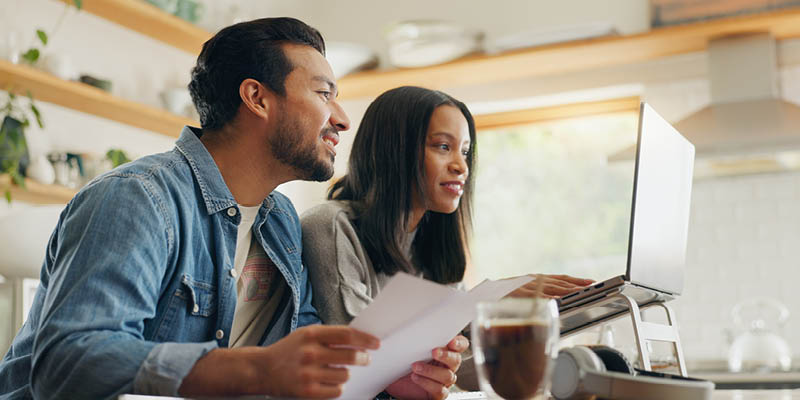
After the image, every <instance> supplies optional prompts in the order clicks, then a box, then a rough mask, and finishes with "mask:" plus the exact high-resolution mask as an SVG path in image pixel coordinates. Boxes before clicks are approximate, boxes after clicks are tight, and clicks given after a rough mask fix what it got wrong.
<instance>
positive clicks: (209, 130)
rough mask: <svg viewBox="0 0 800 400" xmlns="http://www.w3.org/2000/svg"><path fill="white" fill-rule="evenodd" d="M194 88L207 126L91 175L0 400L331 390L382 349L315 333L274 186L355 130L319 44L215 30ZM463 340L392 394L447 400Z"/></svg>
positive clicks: (44, 279) (312, 37)
mask: <svg viewBox="0 0 800 400" xmlns="http://www.w3.org/2000/svg"><path fill="white" fill-rule="evenodd" d="M189 88H190V91H191V93H192V99H193V100H194V102H195V105H196V107H197V109H198V111H199V113H200V119H201V124H202V127H203V129H202V130H199V129H196V128H189V127H186V128H184V130H183V132H182V134H181V137H180V139H178V141H177V143H176V146H175V149H174V150H173V151H171V152H168V153H163V154H157V155H153V156H149V157H145V158H142V159H140V160H137V161H134V162H132V163H130V164H127V165H126V166H124V167H122V168H118V169H116V170H114V171H111V172H110V173H108V174H105V175H104V176H102V177H99V178H98V179H95V180H94V181H93V182H92V183H90V184H89V185H87V187H86V188H84V189H83V190H81V191H80V192H79V193H78V194H77V195H76V196H75V198H74V199H73V200H72V201H71V202H70V203H69V204H68V205H67V207H66V208H65V209H64V211H63V212H62V214H61V216H60V218H59V222H58V225H57V226H56V229H55V231H54V232H53V234H52V236H51V239H50V242H49V244H48V247H47V255H46V257H45V261H44V265H43V267H42V272H41V286H40V287H39V290H38V292H37V294H36V297H35V300H34V304H33V307H32V309H31V312H30V314H29V317H28V320H27V322H26V323H25V325H24V326H23V327H22V329H21V330H20V332H19V333H18V334H17V337H16V338H15V339H14V342H13V344H12V347H11V349H10V350H9V352H8V353H7V354H6V356H5V357H4V359H3V363H2V364H0V393H1V394H0V398H15V399H16V398H31V397H36V398H114V397H115V396H117V395H119V394H122V393H141V394H159V395H182V396H200V395H239V394H269V395H273V396H287V397H335V396H337V395H339V394H340V393H341V390H342V384H343V383H344V382H345V381H346V380H347V377H348V372H347V369H346V368H345V367H344V366H346V365H364V364H366V363H367V362H368V358H369V357H368V354H367V353H366V350H368V349H375V348H377V347H378V345H379V343H378V341H377V339H376V338H374V337H372V336H370V335H367V334H365V333H361V332H358V331H355V330H353V329H350V328H347V327H343V326H338V327H337V326H327V327H326V326H320V325H314V324H317V323H318V322H319V319H318V318H317V315H316V311H315V310H314V308H313V307H312V306H311V292H310V289H311V288H310V285H309V283H308V280H307V272H306V271H305V269H304V268H303V265H302V264H301V261H300V254H301V247H300V246H301V241H300V225H299V223H298V218H297V214H296V212H295V210H294V207H293V206H292V204H291V202H290V201H289V200H288V199H287V198H286V197H285V196H283V195H281V194H280V193H277V192H273V190H274V189H275V187H277V186H278V185H279V184H281V183H283V182H287V181H291V180H295V179H312V180H327V179H329V178H330V177H331V176H332V173H333V159H334V156H335V148H334V146H335V145H336V144H337V142H338V140H339V132H340V131H344V130H347V129H348V128H349V121H348V119H347V116H346V115H345V113H344V112H343V110H342V109H341V108H340V106H339V105H338V104H337V103H336V101H335V98H336V85H335V83H334V77H333V73H332V72H331V68H330V66H329V65H328V63H327V61H326V60H325V58H324V42H323V40H322V37H321V36H320V34H319V33H318V32H317V31H316V30H314V29H313V28H311V27H309V26H307V25H305V24H304V23H302V22H300V21H298V20H295V19H290V18H274V19H261V20H256V21H251V22H246V23H241V24H237V25H234V26H231V27H228V28H225V29H223V30H222V31H220V32H219V33H218V34H217V35H215V36H214V37H213V38H212V39H210V40H209V41H208V42H206V43H205V45H204V46H203V51H202V52H201V54H200V56H199V57H198V60H197V66H196V67H195V68H194V69H193V71H192V82H191V83H190V85H189ZM309 325H313V326H309ZM298 328H300V329H298ZM460 339H461V338H457V339H454V341H453V342H451V343H450V344H449V345H448V347H447V348H440V349H435V350H434V352H433V353H434V354H435V355H436V356H435V357H434V360H435V361H433V362H430V363H426V364H424V365H417V364H415V368H414V371H415V374H414V375H413V379H407V378H406V379H403V380H400V381H398V382H396V383H395V384H393V385H392V386H391V387H390V388H389V391H390V392H392V393H394V394H398V395H402V396H412V397H416V396H426V397H427V396H429V395H430V396H431V397H436V398H439V397H443V396H444V395H446V394H447V389H446V388H447V387H448V386H449V385H450V384H451V383H452V380H454V379H455V375H454V373H453V371H455V370H456V369H457V368H458V365H459V364H460V360H461V359H460V354H459V353H460V352H461V351H463V350H464V349H465V348H466V342H465V340H460ZM257 345H258V346H257ZM418 367H421V368H420V369H419V370H417V368H418Z"/></svg>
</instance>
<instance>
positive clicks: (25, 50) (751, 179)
mask: <svg viewBox="0 0 800 400" xmlns="http://www.w3.org/2000/svg"><path fill="white" fill-rule="evenodd" d="M269 16H292V17H296V18H299V19H301V20H303V21H305V22H307V23H308V24H310V25H312V26H314V27H316V28H317V29H319V30H320V31H321V32H322V34H323V36H324V37H325V39H326V41H327V44H328V54H327V57H328V59H329V61H330V62H331V64H332V66H333V68H334V71H335V73H336V75H337V77H338V78H339V85H340V102H341V104H342V106H343V107H344V109H345V111H346V112H347V113H348V115H349V117H350V119H351V120H352V122H353V126H352V129H351V131H350V132H349V133H343V134H342V142H341V143H340V144H339V146H338V157H337V160H336V171H337V172H336V174H337V176H341V175H342V174H344V173H345V172H346V169H347V158H348V154H349V149H350V144H351V142H352V137H353V133H354V132H355V131H356V130H357V126H358V122H359V120H360V119H361V116H362V115H363V113H364V111H365V109H366V106H367V105H368V104H369V103H370V102H371V101H372V99H374V98H375V97H376V96H377V95H378V94H380V93H382V92H383V91H385V90H387V89H390V88H392V87H395V86H399V85H403V84H411V85H419V86H426V87H431V88H436V89H441V90H444V91H446V92H448V93H449V94H452V95H453V96H455V97H456V98H458V99H460V100H462V101H464V102H465V103H466V104H467V105H468V106H469V107H470V109H471V110H472V112H473V114H474V115H475V116H476V121H477V125H478V130H479V132H478V147H477V149H478V150H477V160H478V161H477V170H476V171H473V172H474V173H475V174H477V175H476V176H477V180H476V203H475V232H474V235H473V237H472V238H471V252H472V264H471V265H470V268H469V271H468V276H467V280H468V283H469V285H474V284H476V283H478V282H480V281H481V280H482V279H484V278H500V277H506V276H512V275H518V274H524V273H535V272H543V273H568V274H570V275H576V276H584V277H590V278H593V279H598V280H602V279H606V278H608V277H610V276H612V275H618V274H620V273H621V272H622V271H624V266H625V262H626V254H627V240H628V228H629V223H630V199H631V192H632V184H633V162H632V159H631V153H629V152H626V150H627V149H629V147H630V146H631V145H632V144H634V142H635V138H636V127H637V113H638V107H639V102H640V101H647V102H649V103H650V104H651V105H652V106H653V107H654V108H655V109H656V110H657V111H658V112H659V113H660V114H661V115H662V116H664V117H665V118H666V119H667V120H669V121H670V122H672V123H673V124H675V126H676V127H677V128H678V130H679V131H681V132H682V133H683V134H684V135H685V136H687V138H689V140H690V141H692V142H693V143H695V145H696V146H697V156H698V160H697V164H696V167H695V169H696V176H695V182H694V188H693V195H692V214H691V222H690V228H689V245H688V250H687V264H686V289H685V294H684V295H683V296H682V297H681V298H679V299H677V300H676V301H674V302H673V303H672V306H673V307H674V309H675V311H676V314H677V316H678V322H679V324H680V326H681V330H680V333H681V339H682V341H683V350H684V354H685V355H686V358H687V360H688V361H689V367H690V372H692V373H715V372H725V371H729V370H733V371H738V372H758V373H762V374H773V375H774V374H776V373H789V372H791V371H795V370H797V369H800V343H797V341H793V340H792V339H791V338H793V337H799V336H800V315H796V314H794V312H796V311H798V310H800V298H798V296H797V295H796V292H797V290H798V289H797V287H796V285H797V282H798V281H800V268H798V266H799V265H798V264H799V263H800V261H799V260H800V169H799V168H800V111H798V110H800V109H797V106H796V104H798V103H800V1H790V0H784V1H780V0H707V1H698V0H609V1H603V2H598V1H591V0H564V1H558V2H538V1H527V0H505V1H499V2H485V1H456V0H440V1H435V2H432V1H420V0H408V1H405V2H400V3H397V2H395V3H392V4H391V7H390V6H389V5H388V4H387V3H385V2H376V1H366V0H339V1H335V2H333V1H328V2H322V1H311V0H273V1H268V2H267V1H258V2H256V1H247V0H213V1H212V0H148V1H143V0H83V1H75V0H64V1H57V0H26V1H22V2H21V1H16V0H0V27H1V28H0V89H2V91H0V105H2V106H3V108H0V109H2V110H3V115H2V116H0V117H2V118H3V130H2V134H0V162H2V164H0V167H2V171H0V191H2V192H3V193H4V194H5V195H6V198H7V200H2V201H0V282H1V283H0V321H2V323H0V350H3V351H5V349H6V348H7V346H8V344H9V343H10V340H11V339H12V338H13V336H14V334H15V332H16V330H17V329H18V328H19V326H20V325H21V324H22V321H24V318H25V316H26V314H27V309H28V307H29V306H30V302H31V300H32V294H33V293H34V291H35V288H36V286H37V284H38V282H37V280H36V277H37V276H38V274H39V269H40V268H41V265H42V260H43V257H44V249H45V245H46V242H47V239H48V238H49V235H50V233H51V231H52V229H53V227H54V226H55V222H56V220H57V217H58V213H59V212H60V211H61V209H63V207H64V205H65V204H66V202H68V201H69V199H70V198H71V197H72V196H73V195H74V193H75V191H76V190H79V188H80V187H81V186H82V185H83V184H85V183H86V182H87V181H88V180H89V179H91V178H92V177H93V176H95V175H97V174H99V173H102V172H103V171H107V170H108V169H110V168H112V167H114V166H116V165H118V164H120V163H123V162H125V161H127V160H129V159H136V158H138V157H141V156H143V155H147V154H151V153H155V152H162V151H167V150H169V149H171V148H172V146H173V143H174V141H175V139H176V137H177V136H178V134H179V133H180V129H181V127H182V126H183V125H185V124H194V125H197V123H196V122H195V121H196V119H197V116H196V113H195V112H194V110H193V108H192V105H191V100H190V99H189V96H188V92H187V90H186V85H187V83H188V81H189V71H190V69H191V67H192V66H193V64H194V61H195V58H196V55H197V53H198V52H199V49H200V47H201V46H202V43H203V42H204V41H205V40H207V39H208V38H209V37H210V36H211V35H212V34H213V33H214V32H216V31H217V30H219V29H220V28H221V27H224V26H227V25H230V24H232V23H235V22H240V21H245V20H250V19H254V18H260V17H269ZM22 184H24V188H23V187H21V185H22ZM329 184H330V182H327V183H309V182H293V183H290V184H286V185H283V186H282V187H280V188H279V190H281V191H282V192H284V193H285V194H287V195H288V196H289V197H290V198H291V199H292V200H293V202H294V204H295V206H296V208H297V210H298V212H300V213H302V212H303V211H304V210H305V209H307V208H309V207H311V206H313V205H315V204H317V203H319V202H321V201H322V200H323V199H324V197H325V192H326V190H327V188H328V186H329ZM120 257H124V255H120ZM737 305H738V307H737ZM630 330H631V328H630V322H629V321H628V320H624V319H623V320H619V321H618V322H616V323H613V324H610V325H608V326H606V327H604V328H602V329H593V330H592V331H591V332H587V333H585V334H583V335H579V337H575V338H571V339H570V340H572V341H573V342H594V341H599V342H604V343H609V342H611V343H613V344H614V345H615V346H617V347H619V348H621V349H623V351H625V352H626V353H628V354H630V356H631V357H635V350H634V347H633V342H632V339H631V336H630ZM754 349H755V350H754ZM653 351H654V353H657V352H658V350H657V349H653ZM658 357H661V358H662V360H663V361H664V363H665V365H669V364H670V363H672V362H673V361H674V358H670V357H671V356H670V355H669V354H668V353H665V354H662V355H658V354H656V355H655V356H654V359H658ZM737 357H738V359H739V361H740V363H739V367H738V368H737V367H736V363H735V362H732V360H734V361H735V359H736V358H737ZM742 360H744V361H743V362H741V361H742ZM792 361H794V363H792ZM765 376H766V375H765ZM765 379H766V378H765Z"/></svg>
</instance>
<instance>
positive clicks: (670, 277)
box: [626, 103, 694, 294]
mask: <svg viewBox="0 0 800 400" xmlns="http://www.w3.org/2000/svg"><path fill="white" fill-rule="evenodd" d="M638 135H639V138H638V141H637V149H636V169H635V172H634V187H633V203H632V207H631V227H630V237H629V242H628V268H627V276H626V277H627V280H629V281H630V282H632V283H634V284H637V285H640V286H644V287H648V288H652V289H657V290H660V291H663V292H667V293H672V294H681V292H683V275H684V274H683V269H684V264H685V259H686V241H687V233H688V230H689V205H690V203H691V191H692V173H693V170H694V146H693V145H692V144H691V143H689V141H688V140H686V138H684V137H683V136H681V134H680V133H679V132H678V131H677V130H675V128H673V127H672V125H670V124H669V122H667V121H666V120H664V118H662V117H661V116H660V115H658V114H657V113H656V112H655V111H654V110H653V108H652V107H650V106H649V105H648V104H647V103H642V105H641V110H640V113H639V133H638Z"/></svg>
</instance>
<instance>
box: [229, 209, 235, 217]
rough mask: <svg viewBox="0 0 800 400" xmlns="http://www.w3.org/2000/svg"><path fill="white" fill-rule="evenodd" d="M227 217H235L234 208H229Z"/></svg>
mask: <svg viewBox="0 0 800 400" xmlns="http://www.w3.org/2000/svg"><path fill="white" fill-rule="evenodd" d="M228 216H230V217H234V216H236V207H231V208H229V209H228Z"/></svg>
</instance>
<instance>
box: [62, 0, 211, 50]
mask: <svg viewBox="0 0 800 400" xmlns="http://www.w3.org/2000/svg"><path fill="white" fill-rule="evenodd" d="M61 1H62V2H64V3H67V4H72V1H73V0H61ZM82 10H83V11H86V12H89V13H92V14H94V15H96V16H98V17H101V18H104V19H107V20H109V21H111V22H114V23H116V24H118V25H122V26H124V27H126V28H129V29H131V30H134V31H136V32H139V33H141V34H143V35H146V36H150V37H151V38H153V39H155V40H158V41H161V42H164V43H166V44H169V45H171V46H174V47H177V48H179V49H181V50H183V51H186V52H188V53H190V54H195V55H196V54H200V50H201V49H202V48H203V43H205V42H206V40H208V39H210V38H211V34H210V33H209V32H206V31H205V30H203V29H200V28H198V27H197V26H195V25H193V24H191V23H189V22H187V21H184V20H182V19H180V18H178V17H176V16H174V15H170V14H167V13H166V12H164V11H162V10H161V9H160V8H158V7H156V6H154V5H152V4H149V3H147V2H146V1H144V0H84V1H83V8H82Z"/></svg>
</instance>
